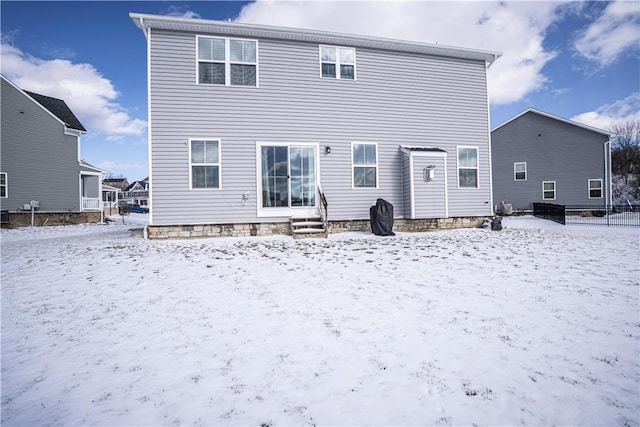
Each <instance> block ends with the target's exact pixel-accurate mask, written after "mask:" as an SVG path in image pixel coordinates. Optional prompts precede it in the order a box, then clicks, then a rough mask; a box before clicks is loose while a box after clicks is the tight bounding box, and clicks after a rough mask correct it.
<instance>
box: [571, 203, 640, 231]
mask: <svg viewBox="0 0 640 427" xmlns="http://www.w3.org/2000/svg"><path fill="white" fill-rule="evenodd" d="M565 213H566V218H567V221H566V223H567V224H576V225H606V226H609V227H640V206H633V205H619V206H611V205H600V206H595V205H567V206H565Z"/></svg>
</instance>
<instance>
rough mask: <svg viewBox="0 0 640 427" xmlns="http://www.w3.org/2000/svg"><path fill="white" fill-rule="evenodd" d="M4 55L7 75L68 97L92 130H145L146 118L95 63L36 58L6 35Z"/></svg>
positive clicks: (0, 50) (111, 134)
mask: <svg viewBox="0 0 640 427" xmlns="http://www.w3.org/2000/svg"><path fill="white" fill-rule="evenodd" d="M0 55H1V56H2V62H1V64H0V66H1V70H2V73H3V74H4V75H5V76H6V77H7V78H9V79H10V80H11V81H13V82H14V83H15V84H16V85H18V87H20V88H21V89H25V90H29V91H32V92H36V93H39V94H42V95H46V96H52V97H54V98H59V99H62V100H64V101H65V102H66V103H67V105H69V108H71V110H72V111H73V112H74V114H75V115H76V116H77V117H78V119H80V121H81V122H82V124H83V125H84V126H85V127H86V128H87V130H88V131H89V132H90V133H94V132H96V133H100V134H104V135H105V136H106V137H108V138H111V139H117V138H119V137H121V136H123V135H142V134H144V132H145V130H146V128H147V123H146V121H144V120H140V119H136V118H132V117H131V116H130V115H129V113H128V112H127V110H126V109H125V108H123V107H122V106H121V105H120V104H118V103H117V102H115V100H116V99H117V98H118V95H119V94H118V92H117V91H116V89H115V88H114V87H113V84H112V83H111V81H109V80H108V79H106V78H105V77H103V76H102V75H100V73H99V72H98V71H97V70H96V69H95V68H94V67H93V66H92V65H91V64H79V63H73V62H71V61H68V60H64V59H52V60H44V59H40V58H36V57H33V56H30V55H27V54H26V53H24V52H22V51H21V50H20V49H18V48H17V47H15V46H13V45H11V44H10V43H9V42H8V41H7V40H6V39H3V40H2V44H1V45H0ZM94 135H95V134H94Z"/></svg>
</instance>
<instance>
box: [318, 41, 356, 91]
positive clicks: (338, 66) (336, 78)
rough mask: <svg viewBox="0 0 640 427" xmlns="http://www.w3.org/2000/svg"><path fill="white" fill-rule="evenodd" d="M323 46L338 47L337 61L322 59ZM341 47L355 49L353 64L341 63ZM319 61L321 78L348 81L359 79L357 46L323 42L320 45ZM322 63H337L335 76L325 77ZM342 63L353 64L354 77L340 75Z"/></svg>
mask: <svg viewBox="0 0 640 427" xmlns="http://www.w3.org/2000/svg"><path fill="white" fill-rule="evenodd" d="M323 47H332V48H335V49H336V60H335V62H331V61H323V60H322V48H323ZM340 49H351V50H353V64H341V63H340ZM318 61H319V66H320V70H319V71H320V78H321V79H329V80H346V81H350V82H353V81H356V80H358V71H357V70H358V67H357V65H356V61H357V59H356V48H355V47H351V46H336V45H332V44H321V45H319V46H318ZM322 63H326V64H335V65H336V76H335V77H324V76H323V75H322ZM340 65H353V78H352V79H343V78H341V77H340Z"/></svg>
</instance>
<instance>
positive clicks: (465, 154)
mask: <svg viewBox="0 0 640 427" xmlns="http://www.w3.org/2000/svg"><path fill="white" fill-rule="evenodd" d="M458 187H469V188H478V149H477V148H476V147H458Z"/></svg>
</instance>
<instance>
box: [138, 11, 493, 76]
mask: <svg viewBox="0 0 640 427" xmlns="http://www.w3.org/2000/svg"><path fill="white" fill-rule="evenodd" d="M129 17H130V18H131V19H132V20H133V21H134V23H135V25H136V26H137V27H138V28H140V29H141V30H142V31H143V32H144V33H145V35H146V34H147V30H148V28H158V29H164V30H173V31H189V32H196V33H205V34H225V35H236V36H243V37H251V38H275V39H282V40H295V41H302V42H309V43H319V44H329V45H348V46H353V47H366V48H372V49H383V50H391V51H399V52H412V53H421V54H425V55H435V56H445V57H452V58H461V59H470V60H476V61H484V62H485V63H486V64H487V66H489V65H491V64H492V63H493V62H494V61H495V60H496V59H498V58H500V57H501V56H502V53H501V52H494V51H488V50H480V49H468V48H462V47H457V46H447V45H439V44H432V43H422V42H414V41H407V40H397V39H388V38H382V37H370V36H361V35H355V34H345V33H333V32H326V31H317V30H307V29H300V28H287V27H276V26H270V25H257V24H244V23H238V22H225V21H214V20H208V19H192V18H178V17H173V16H159V15H147V14H141V13H130V14H129Z"/></svg>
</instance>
